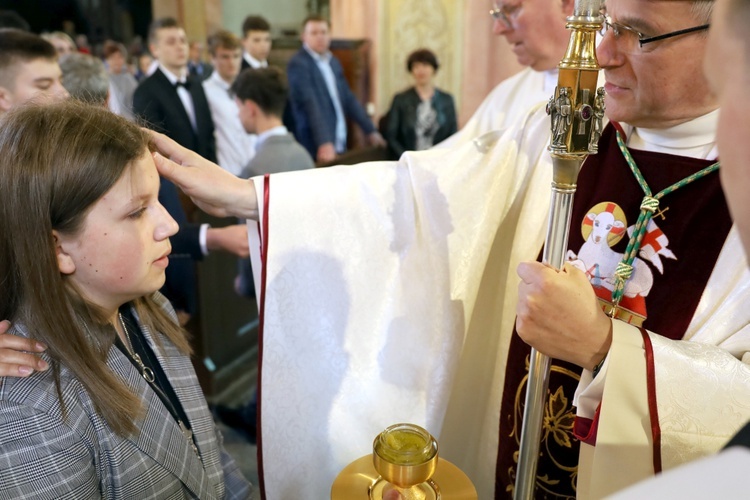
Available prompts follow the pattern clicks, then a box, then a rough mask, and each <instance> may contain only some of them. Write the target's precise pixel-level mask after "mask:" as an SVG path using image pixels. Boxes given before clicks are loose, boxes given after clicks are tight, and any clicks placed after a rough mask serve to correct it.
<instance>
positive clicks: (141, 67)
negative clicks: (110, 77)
mask: <svg viewBox="0 0 750 500" xmlns="http://www.w3.org/2000/svg"><path fill="white" fill-rule="evenodd" d="M152 68H153V69H155V65H154V58H153V56H151V54H149V53H148V52H143V53H142V54H141V55H139V56H138V60H137V63H136V68H135V79H136V81H138V82H140V81H143V80H145V79H146V77H147V76H149V75H150V74H151V73H152V72H153V71H152Z"/></svg>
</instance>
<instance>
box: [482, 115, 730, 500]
mask: <svg viewBox="0 0 750 500" xmlns="http://www.w3.org/2000/svg"><path fill="white" fill-rule="evenodd" d="M602 145H604V146H605V147H601V146H602ZM599 151H600V153H599V154H597V155H592V156H590V157H589V158H588V159H587V160H586V161H585V162H584V165H583V167H582V169H581V172H580V175H579V178H578V189H577V191H576V195H575V200H574V203H573V213H572V219H571V220H572V223H571V229H570V234H569V243H568V248H569V251H568V256H567V258H566V260H568V261H570V262H571V263H573V264H574V265H576V267H578V268H579V269H581V270H583V271H584V272H586V274H587V276H588V277H589V280H590V281H591V284H592V286H593V287H594V290H595V292H596V294H597V296H598V297H599V299H600V301H601V302H602V305H603V307H605V305H606V304H607V303H609V301H610V300H611V296H612V295H611V293H612V288H613V286H612V281H613V280H612V279H611V277H612V273H613V271H614V268H615V267H616V265H617V263H618V262H619V260H620V259H621V258H622V254H623V252H624V251H625V248H626V246H627V243H628V239H629V231H632V226H633V225H634V224H635V222H636V219H637V217H638V213H639V211H640V204H641V200H642V199H643V191H642V190H641V188H640V186H639V185H638V183H637V181H636V179H635V177H634V176H633V174H632V172H631V171H630V169H629V168H628V166H627V164H626V162H625V159H624V158H623V156H622V154H621V152H620V150H619V149H618V146H617V142H616V138H615V128H614V126H613V124H609V125H608V126H607V127H606V129H605V130H604V132H603V134H602V138H601V140H600V148H599ZM630 152H631V154H632V156H633V158H634V160H635V162H636V164H637V165H638V167H639V168H640V170H641V172H642V173H643V176H644V178H645V180H646V181H647V183H648V184H649V186H650V187H651V189H652V191H653V192H658V191H660V190H662V189H664V188H666V187H668V186H670V185H671V184H673V183H675V182H677V181H679V180H681V179H683V178H685V177H687V176H688V175H690V174H692V173H695V172H697V171H699V170H701V169H702V168H704V167H706V166H708V165H710V164H711V163H713V162H712V161H708V160H702V159H695V158H689V157H682V156H674V155H668V154H664V153H654V152H648V151H637V150H631V151H630ZM660 210H661V212H660V213H657V214H655V215H654V217H653V220H652V221H651V222H650V223H649V226H648V232H647V234H646V235H645V237H644V240H643V244H642V250H641V253H640V254H639V258H638V259H637V260H636V262H635V264H634V272H633V275H632V277H631V279H630V280H629V281H628V284H626V287H625V297H624V298H623V300H622V302H621V303H620V311H619V312H618V318H619V319H620V320H623V321H628V322H630V323H633V324H635V325H638V326H643V327H644V328H646V329H648V330H650V331H653V332H657V333H659V334H661V335H664V336H666V337H668V338H670V339H674V340H678V339H681V338H682V337H683V335H684V333H685V331H686V329H687V327H688V325H689V324H690V321H691V319H692V317H693V314H694V312H695V309H696V307H697V306H698V302H699V301H700V298H701V295H702V293H703V289H704V288H705V286H706V283H707V282H708V279H709V277H710V275H711V272H712V271H713V267H714V264H715V262H716V260H717V258H718V256H719V253H720V252H721V249H722V247H723V244H724V241H725V240H726V237H727V235H728V233H729V229H730V228H731V225H732V223H731V218H730V216H729V210H728V208H727V205H726V201H725V199H724V194H723V192H722V190H721V185H720V182H719V175H718V172H713V173H711V174H710V175H708V176H707V177H705V178H703V179H700V180H699V181H696V182H695V183H693V184H690V185H687V186H685V187H683V188H681V189H680V190H678V191H676V192H674V193H671V194H669V195H667V196H666V197H665V198H664V199H663V200H662V201H661V204H660ZM540 260H541V252H540ZM529 354H530V347H529V346H528V345H526V344H525V343H524V342H523V341H522V340H521V339H520V338H519V337H518V335H517V334H516V332H515V331H514V332H513V338H512V339H511V344H510V351H509V354H508V360H507V365H506V376H505V386H504V389H503V399H502V406H501V410H500V423H499V425H500V442H499V446H498V455H497V466H496V480H495V497H496V498H510V497H511V496H512V492H513V486H514V483H515V471H516V466H517V462H518V447H519V444H518V443H519V439H520V434H521V420H522V417H523V406H524V404H523V403H524V399H525V395H526V381H527V377H528V365H529ZM580 372H581V369H580V368H578V367H577V366H575V365H572V364H570V363H564V362H561V361H557V360H552V368H551V375H550V385H549V393H548V394H549V396H548V399H547V404H546V406H545V410H544V424H543V425H544V430H543V432H542V443H541V446H540V459H539V468H538V471H537V480H536V484H537V486H536V491H535V495H534V498H575V496H576V479H577V463H578V449H579V446H578V442H577V440H576V439H575V438H574V437H573V434H572V430H573V421H574V418H575V411H574V409H573V407H572V401H573V395H574V393H575V389H576V387H577V385H578V380H579V376H580Z"/></svg>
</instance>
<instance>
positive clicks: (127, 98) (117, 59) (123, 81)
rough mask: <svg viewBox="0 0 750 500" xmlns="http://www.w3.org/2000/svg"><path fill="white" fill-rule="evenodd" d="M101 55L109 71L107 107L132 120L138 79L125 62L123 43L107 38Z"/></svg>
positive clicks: (125, 54) (125, 51) (125, 55)
mask: <svg viewBox="0 0 750 500" xmlns="http://www.w3.org/2000/svg"><path fill="white" fill-rule="evenodd" d="M103 56H104V62H105V63H106V64H107V70H108V73H109V96H110V98H109V109H110V110H111V111H112V112H113V113H116V114H118V115H120V116H123V117H125V118H127V119H128V120H131V121H133V120H134V119H135V115H133V93H134V92H135V89H136V87H138V81H137V80H136V79H135V77H134V76H133V75H132V74H131V73H130V71H129V70H128V67H127V65H126V64H125V61H127V59H128V54H127V50H126V49H125V46H124V45H123V44H121V43H118V42H115V41H112V40H107V41H106V42H104V49H103Z"/></svg>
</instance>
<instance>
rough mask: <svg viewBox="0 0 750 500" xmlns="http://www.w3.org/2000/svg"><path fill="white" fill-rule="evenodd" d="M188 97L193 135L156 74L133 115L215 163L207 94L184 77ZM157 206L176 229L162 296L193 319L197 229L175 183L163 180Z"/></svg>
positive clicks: (143, 87)
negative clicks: (193, 121) (161, 207)
mask: <svg viewBox="0 0 750 500" xmlns="http://www.w3.org/2000/svg"><path fill="white" fill-rule="evenodd" d="M187 81H188V82H190V88H189V89H188V91H189V92H190V96H191V97H192V100H193V107H194V109H195V121H196V124H197V131H196V130H193V126H192V124H191V123H190V118H189V117H188V114H187V111H185V107H184V106H183V104H182V101H181V100H180V96H179V95H178V94H177V90H176V89H175V88H174V86H172V84H171V83H170V82H169V80H168V79H167V77H166V76H165V75H164V73H162V72H161V70H160V69H157V70H156V71H155V72H154V73H153V74H152V75H151V76H149V77H148V78H146V79H145V80H143V82H141V84H140V85H139V86H138V88H137V89H136V90H135V94H134V95H133V110H134V112H135V114H136V115H137V116H138V117H139V118H140V119H142V120H144V121H145V122H146V125H147V126H148V127H149V128H152V129H153V130H156V131H159V132H162V133H164V134H166V135H167V136H168V137H170V138H172V139H174V140H175V141H176V142H178V143H179V144H181V145H182V146H185V147H186V148H188V149H191V150H193V151H195V152H196V153H198V154H200V155H201V156H203V157H204V158H207V159H209V160H211V161H213V162H216V143H215V140H214V124H213V120H212V118H211V110H210V109H209V107H208V101H207V100H206V94H205V93H204V92H203V86H202V85H201V83H200V81H199V80H198V79H195V78H193V77H188V79H187ZM159 202H160V203H161V204H162V205H164V208H166V209H167V211H168V212H169V214H170V215H171V216H172V218H174V220H175V221H177V223H178V224H179V226H180V229H179V231H178V232H177V234H176V235H174V236H173V237H172V238H171V241H172V255H171V256H170V261H169V266H168V267H167V271H166V282H165V283H164V287H163V288H162V293H163V294H164V295H165V296H166V297H167V298H168V299H169V300H170V301H171V302H172V305H173V306H174V308H175V309H179V310H183V311H187V312H189V313H191V314H194V313H195V311H196V308H197V292H196V279H195V265H194V263H193V261H194V260H200V259H202V258H203V254H202V252H201V248H200V241H199V235H200V225H199V224H192V223H190V222H188V219H187V215H186V214H185V210H184V208H183V207H182V203H181V202H180V197H179V193H178V191H177V188H176V187H175V185H174V184H172V183H171V182H169V181H168V180H166V179H163V178H162V180H161V186H160V188H159Z"/></svg>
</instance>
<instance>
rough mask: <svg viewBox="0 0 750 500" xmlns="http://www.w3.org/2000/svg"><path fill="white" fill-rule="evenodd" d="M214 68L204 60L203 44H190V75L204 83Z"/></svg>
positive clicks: (194, 42)
mask: <svg viewBox="0 0 750 500" xmlns="http://www.w3.org/2000/svg"><path fill="white" fill-rule="evenodd" d="M212 71H213V67H212V66H211V65H210V64H208V63H207V62H205V61H204V60H203V43H201V42H198V41H195V40H194V41H192V42H190V48H189V49H188V73H190V74H191V75H192V76H195V77H197V78H198V79H199V80H201V81H203V80H205V79H206V78H208V77H209V76H211V72H212Z"/></svg>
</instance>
